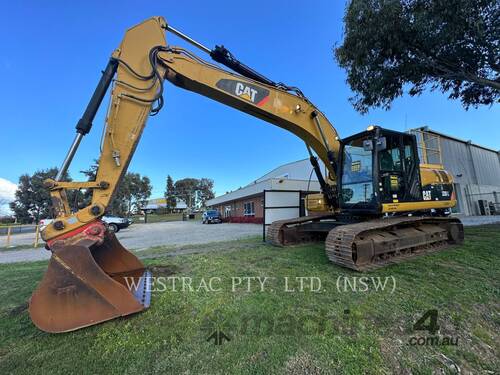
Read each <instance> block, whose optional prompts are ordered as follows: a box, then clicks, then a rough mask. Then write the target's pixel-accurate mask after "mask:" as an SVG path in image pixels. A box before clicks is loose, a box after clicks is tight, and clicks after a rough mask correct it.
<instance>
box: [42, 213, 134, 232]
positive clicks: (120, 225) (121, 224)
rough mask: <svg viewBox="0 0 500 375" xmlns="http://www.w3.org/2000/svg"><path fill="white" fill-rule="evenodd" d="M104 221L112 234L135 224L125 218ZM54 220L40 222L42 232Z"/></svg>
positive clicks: (110, 217)
mask: <svg viewBox="0 0 500 375" xmlns="http://www.w3.org/2000/svg"><path fill="white" fill-rule="evenodd" d="M101 220H102V221H104V222H105V223H106V224H108V228H109V229H110V230H111V231H112V232H115V233H116V232H118V231H119V230H120V229H124V228H127V227H128V226H129V225H130V224H132V223H133V221H132V219H127V218H125V217H118V216H103V217H102V218H101ZM53 221H54V219H42V220H40V222H39V225H40V230H43V229H45V227H46V226H47V225H49V224H50V223H52V222H53Z"/></svg>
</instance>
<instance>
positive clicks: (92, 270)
mask: <svg viewBox="0 0 500 375" xmlns="http://www.w3.org/2000/svg"><path fill="white" fill-rule="evenodd" d="M51 250H52V257H51V259H50V262H49V266H48V269H47V272H46V273H45V275H44V277H43V279H42V281H41V282H40V284H39V285H38V288H37V289H36V291H35V292H34V293H33V295H32V297H31V301H30V306H29V313H30V315H31V319H32V321H33V323H34V324H35V325H36V326H37V327H38V328H40V329H41V330H43V331H46V332H51V333H58V332H68V331H73V330H76V329H79V328H83V327H87V326H91V325H94V324H98V323H101V322H104V321H107V320H110V319H114V318H117V317H121V316H125V315H129V314H133V313H136V312H139V311H142V310H144V309H146V308H148V307H149V303H150V293H151V289H150V284H149V283H150V281H151V277H150V276H151V275H150V273H149V271H148V270H145V268H144V265H143V264H142V263H141V261H140V260H139V259H137V257H136V256H135V255H133V254H132V253H130V252H129V251H127V250H126V249H125V248H124V247H123V246H122V245H121V244H120V242H118V240H117V239H116V237H115V235H114V234H113V233H106V235H105V237H104V241H103V242H102V244H100V245H99V244H95V242H93V241H89V240H87V241H80V242H78V243H77V244H74V245H59V246H58V245H57V244H56V245H54V246H53V248H52V249H51Z"/></svg>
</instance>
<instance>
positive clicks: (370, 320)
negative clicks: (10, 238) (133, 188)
mask: <svg viewBox="0 0 500 375" xmlns="http://www.w3.org/2000/svg"><path fill="white" fill-rule="evenodd" d="M499 242H500V226H484V227H475V228H468V229H467V230H466V243H465V244H464V245H463V246H461V247H459V248H455V249H453V250H452V249H450V250H447V251H443V252H440V253H435V254H430V255H427V256H423V257H420V258H416V259H413V260H411V261H408V262H406V263H401V264H398V265H392V266H390V267H387V268H384V269H380V270H377V271H374V272H370V273H365V274H361V275H360V274H357V273H354V272H352V271H349V270H345V269H342V268H339V267H337V266H334V265H332V264H330V263H329V262H328V260H327V258H326V256H325V254H324V250H323V246H322V245H321V244H317V245H308V246H296V247H291V248H286V249H279V248H274V247H271V246H268V245H265V244H263V243H262V242H260V241H259V240H258V239H257V238H254V239H248V240H242V241H233V242H223V243H216V244H208V245H197V246H192V247H189V248H190V249H192V250H193V251H199V252H204V251H207V250H213V251H210V252H207V253H201V254H191V255H182V256H176V257H169V256H164V255H163V254H165V255H166V254H168V253H171V252H172V250H173V249H172V248H163V249H162V248H154V249H152V250H149V251H147V252H146V253H140V254H141V255H143V256H145V257H146V259H145V262H146V264H147V265H148V266H150V267H153V270H154V272H156V274H157V275H161V274H163V275H170V274H172V276H178V277H183V276H186V277H187V276H189V277H192V278H193V283H192V285H193V286H194V287H195V288H197V287H199V285H200V283H201V280H202V278H205V279H209V278H210V277H220V278H221V283H220V285H219V284H217V286H220V287H221V289H222V290H221V291H218V292H208V291H205V290H203V288H201V289H200V290H198V291H196V290H194V291H191V292H190V291H185V292H181V291H176V292H174V291H172V288H171V287H170V288H168V291H166V292H156V293H154V295H153V301H152V306H151V308H150V309H149V310H148V311H146V312H144V313H141V314H138V315H136V316H132V317H128V318H123V319H117V320H113V321H111V322H108V323H104V324H101V325H98V326H93V327H89V328H87V329H83V330H80V331H76V332H72V333H67V334H59V335H50V334H46V333H43V332H40V331H38V330H37V329H36V328H35V327H34V326H33V325H32V324H31V322H30V319H29V316H28V313H27V311H26V301H27V299H28V298H29V296H30V294H31V292H32V290H33V289H34V288H35V287H36V285H37V283H38V281H39V280H40V278H41V276H42V274H43V272H44V270H45V268H46V262H36V263H18V264H11V265H1V266H0V280H2V282H3V286H2V288H1V289H0V311H1V312H0V315H1V316H0V335H1V336H0V373H2V374H6V373H30V374H34V373H44V374H45V373H61V374H63V373H70V372H71V373H81V374H84V373H87V374H95V373H112V374H135V373H161V374H178V373H186V374H188V373H189V374H229V373H231V374H233V373H235V374H271V373H283V374H285V373H286V374H302V373H306V372H307V373H310V374H316V373H342V374H368V373H370V374H377V373H385V374H391V373H413V374H431V373H453V372H454V369H455V367H454V366H458V367H459V368H460V369H461V371H462V373H464V372H470V373H491V374H493V373H498V371H499V368H500V363H499V359H498V358H499V342H500V337H499V332H500V329H499V328H500V327H499V326H500V306H499V286H500V282H499V271H498V270H499V269H500V257H499V255H498V248H499V246H498V243H499ZM185 249H186V247H185ZM233 250H234V251H233ZM162 251H163V253H162ZM151 257H154V258H151ZM233 276H234V277H238V276H239V277H243V276H261V277H264V276H268V277H273V278H274V279H272V280H270V281H269V282H268V284H267V285H266V290H265V291H264V292H260V289H259V287H258V285H257V284H256V285H254V287H253V289H252V290H251V291H249V292H248V291H246V290H245V289H244V288H243V289H242V288H237V289H236V290H235V291H234V292H233V291H232V290H231V277H233ZM300 276H314V277H318V278H320V280H321V283H322V288H323V291H322V292H321V293H313V292H311V291H309V290H307V289H306V290H305V291H304V292H298V291H297V290H296V291H295V292H286V291H284V278H285V277H288V278H289V280H294V278H295V277H300ZM339 276H349V277H352V276H368V277H371V276H374V277H382V278H383V277H385V276H389V277H394V279H395V280H396V288H395V290H394V293H391V291H390V290H385V291H383V292H381V291H378V292H376V291H374V290H370V291H368V292H364V293H363V292H358V293H355V292H352V291H351V292H347V293H344V292H342V293H340V292H338V291H337V289H336V281H337V278H338V277H339ZM292 286H293V287H294V288H295V289H297V287H298V285H297V283H296V282H293V285H289V287H290V288H291V287H292ZM429 309H437V310H438V314H439V316H438V324H439V326H440V329H439V332H438V333H437V335H438V336H439V337H453V338H458V345H457V346H411V345H409V344H408V343H409V340H410V338H411V337H414V336H424V337H425V336H429V334H428V333H427V332H415V331H413V328H412V327H413V324H414V323H415V321H416V320H417V319H418V318H419V317H420V316H422V314H423V313H424V312H425V311H427V310H429ZM346 310H348V311H349V312H348V313H347V312H346ZM257 321H262V325H261V326H260V327H259V326H258V325H256V324H254V323H255V322H257ZM318 323H319V325H318ZM216 324H218V325H219V328H220V329H221V330H222V331H223V332H224V333H225V334H226V335H227V336H229V337H230V338H231V341H230V342H225V343H224V344H223V345H220V346H216V345H214V344H213V343H212V342H207V341H206V339H207V338H208V336H209V335H210V334H211V333H212V332H213V331H214V329H215V328H214V327H215V326H216ZM271 324H273V326H272V329H271V328H269V327H270V325H271ZM440 369H441V370H442V371H441V370H440Z"/></svg>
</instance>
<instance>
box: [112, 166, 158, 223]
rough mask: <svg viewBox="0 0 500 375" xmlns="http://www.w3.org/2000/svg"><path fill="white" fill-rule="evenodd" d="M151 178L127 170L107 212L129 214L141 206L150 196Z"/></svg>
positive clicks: (119, 214)
mask: <svg viewBox="0 0 500 375" xmlns="http://www.w3.org/2000/svg"><path fill="white" fill-rule="evenodd" d="M151 190H152V186H151V180H150V179H149V177H146V176H143V177H141V175H140V174H139V173H131V172H128V173H127V174H126V175H125V176H124V177H123V179H122V181H121V183H120V185H119V186H118V190H117V191H116V194H115V196H114V197H113V200H112V201H111V203H110V205H109V207H108V212H109V213H110V214H114V215H118V216H129V215H130V214H131V213H132V211H134V210H139V209H140V208H141V207H143V206H144V205H145V204H146V202H147V199H148V198H149V197H150V196H151Z"/></svg>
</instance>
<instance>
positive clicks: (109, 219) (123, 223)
mask: <svg viewBox="0 0 500 375" xmlns="http://www.w3.org/2000/svg"><path fill="white" fill-rule="evenodd" d="M101 220H102V221H104V222H105V223H106V224H108V228H109V229H110V230H111V231H112V232H115V233H116V232H118V231H119V230H120V229H124V228H127V227H128V226H129V225H130V224H132V219H128V218H125V217H118V216H103V217H102V219H101Z"/></svg>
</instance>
